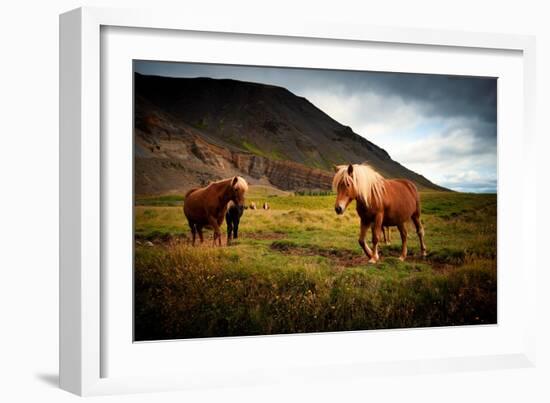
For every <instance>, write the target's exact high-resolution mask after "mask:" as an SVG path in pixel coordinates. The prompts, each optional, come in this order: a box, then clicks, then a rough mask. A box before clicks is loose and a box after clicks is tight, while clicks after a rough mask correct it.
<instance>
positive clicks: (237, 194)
mask: <svg viewBox="0 0 550 403" xmlns="http://www.w3.org/2000/svg"><path fill="white" fill-rule="evenodd" d="M247 190H248V183H246V181H245V180H244V178H241V177H240V176H235V177H234V178H233V180H232V181H231V200H232V201H233V202H234V203H235V204H236V205H237V207H238V208H239V210H240V211H241V212H242V211H243V209H244V194H245V193H246V191H247Z"/></svg>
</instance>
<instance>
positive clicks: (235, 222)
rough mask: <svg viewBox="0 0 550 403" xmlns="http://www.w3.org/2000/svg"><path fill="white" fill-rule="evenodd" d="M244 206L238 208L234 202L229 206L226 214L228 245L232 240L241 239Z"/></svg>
mask: <svg viewBox="0 0 550 403" xmlns="http://www.w3.org/2000/svg"><path fill="white" fill-rule="evenodd" d="M243 211H244V206H238V205H236V204H235V203H234V202H233V201H230V202H229V204H228V205H227V213H225V222H226V223H227V244H228V245H229V244H230V243H231V240H232V239H237V238H238V237H239V222H240V221H241V216H242V215H243Z"/></svg>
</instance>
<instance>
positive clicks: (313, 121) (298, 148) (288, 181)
mask: <svg viewBox="0 0 550 403" xmlns="http://www.w3.org/2000/svg"><path fill="white" fill-rule="evenodd" d="M134 94H135V110H134V114H135V122H134V129H135V172H136V176H135V178H136V179H135V190H136V194H157V193H177V192H181V191H184V190H186V189H187V188H190V187H194V186H197V185H199V186H200V185H203V184H205V183H207V182H208V181H210V180H215V179H220V178H222V177H228V176H231V175H242V176H244V177H245V178H247V180H249V181H250V182H251V183H253V184H254V183H258V184H269V185H272V186H275V187H277V188H279V189H282V190H303V189H319V190H325V189H329V188H330V184H331V179H332V176H333V173H332V166H333V165H338V164H346V163H364V162H367V163H369V164H370V165H372V166H373V167H374V168H375V169H376V170H378V171H379V172H380V173H381V174H382V175H383V176H385V177H388V178H392V177H402V178H407V179H410V180H412V181H413V182H415V183H416V184H417V186H418V187H419V188H420V189H431V190H447V189H445V188H442V187H440V186H438V185H436V184H433V183H432V182H430V181H429V180H428V179H426V178H425V177H423V176H421V175H419V174H417V173H415V172H413V171H411V170H409V169H407V168H406V167H404V166H403V165H401V164H399V163H398V162H396V161H394V160H392V159H391V157H390V154H389V153H388V152H387V151H386V150H384V149H382V148H380V147H378V146H377V145H376V144H374V143H372V142H370V141H369V140H367V139H365V138H364V137H362V136H360V135H358V134H357V133H355V132H353V130H352V129H351V128H350V127H349V126H344V125H342V124H340V123H339V122H337V121H336V120H334V119H333V118H332V117H330V116H329V115H327V114H326V113H324V112H323V111H322V110H321V109H319V108H318V107H316V106H315V105H314V104H313V103H311V102H310V101H308V100H307V99H306V98H304V97H299V96H296V95H294V94H293V93H292V92H290V91H289V90H288V89H286V88H283V87H279V86H274V85H265V84H261V83H251V82H245V81H238V80H232V79H213V78H207V77H201V78H173V77H161V76H145V75H141V74H139V73H135V76H134Z"/></svg>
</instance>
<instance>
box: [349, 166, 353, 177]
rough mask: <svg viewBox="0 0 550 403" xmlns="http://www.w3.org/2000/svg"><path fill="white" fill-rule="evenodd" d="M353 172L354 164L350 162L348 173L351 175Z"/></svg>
mask: <svg viewBox="0 0 550 403" xmlns="http://www.w3.org/2000/svg"><path fill="white" fill-rule="evenodd" d="M351 174H353V165H352V164H349V165H348V175H351Z"/></svg>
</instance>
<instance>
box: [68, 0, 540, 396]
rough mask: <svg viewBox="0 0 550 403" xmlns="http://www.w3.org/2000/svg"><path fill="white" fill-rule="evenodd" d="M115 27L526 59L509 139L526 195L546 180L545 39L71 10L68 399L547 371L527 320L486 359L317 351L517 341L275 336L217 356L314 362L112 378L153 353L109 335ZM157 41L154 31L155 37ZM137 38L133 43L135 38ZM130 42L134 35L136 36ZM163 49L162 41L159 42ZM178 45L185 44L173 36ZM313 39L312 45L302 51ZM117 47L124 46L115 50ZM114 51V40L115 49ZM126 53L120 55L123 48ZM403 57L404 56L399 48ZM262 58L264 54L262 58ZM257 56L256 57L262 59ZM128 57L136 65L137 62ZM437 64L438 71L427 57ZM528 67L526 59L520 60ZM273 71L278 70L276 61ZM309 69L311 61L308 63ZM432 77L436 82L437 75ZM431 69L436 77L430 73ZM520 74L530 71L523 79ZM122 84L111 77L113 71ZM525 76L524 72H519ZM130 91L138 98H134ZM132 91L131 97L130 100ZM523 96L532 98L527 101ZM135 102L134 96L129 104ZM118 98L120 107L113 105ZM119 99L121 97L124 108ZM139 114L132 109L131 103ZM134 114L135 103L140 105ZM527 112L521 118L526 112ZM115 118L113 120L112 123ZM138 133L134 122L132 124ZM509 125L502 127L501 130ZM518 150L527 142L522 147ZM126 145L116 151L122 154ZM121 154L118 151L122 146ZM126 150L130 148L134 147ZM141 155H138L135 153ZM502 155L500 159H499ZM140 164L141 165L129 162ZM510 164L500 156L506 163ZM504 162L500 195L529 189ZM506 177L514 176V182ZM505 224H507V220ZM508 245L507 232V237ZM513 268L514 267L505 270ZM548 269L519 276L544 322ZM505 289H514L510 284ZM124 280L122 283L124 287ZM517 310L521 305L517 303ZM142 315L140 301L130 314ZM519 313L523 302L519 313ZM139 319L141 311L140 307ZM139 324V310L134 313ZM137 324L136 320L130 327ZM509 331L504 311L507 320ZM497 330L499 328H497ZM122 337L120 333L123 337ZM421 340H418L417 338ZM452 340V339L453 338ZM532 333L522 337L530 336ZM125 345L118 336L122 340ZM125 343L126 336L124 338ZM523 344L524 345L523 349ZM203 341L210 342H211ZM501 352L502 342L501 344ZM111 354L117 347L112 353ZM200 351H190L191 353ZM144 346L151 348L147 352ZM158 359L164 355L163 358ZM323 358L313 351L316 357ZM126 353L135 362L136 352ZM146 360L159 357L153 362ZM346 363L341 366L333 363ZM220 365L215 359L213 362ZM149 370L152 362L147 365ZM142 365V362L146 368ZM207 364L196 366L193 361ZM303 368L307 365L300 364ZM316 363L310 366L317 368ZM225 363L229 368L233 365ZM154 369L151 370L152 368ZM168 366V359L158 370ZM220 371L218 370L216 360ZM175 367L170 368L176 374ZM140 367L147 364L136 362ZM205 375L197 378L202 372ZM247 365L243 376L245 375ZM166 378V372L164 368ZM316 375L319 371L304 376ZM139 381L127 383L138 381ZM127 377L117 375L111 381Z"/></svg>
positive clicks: (531, 265) (470, 353)
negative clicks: (288, 355)
mask: <svg viewBox="0 0 550 403" xmlns="http://www.w3.org/2000/svg"><path fill="white" fill-rule="evenodd" d="M109 27H117V29H122V30H124V29H125V28H127V29H130V30H131V29H146V30H156V31H155V32H157V33H158V32H165V33H166V32H171V33H174V32H182V33H185V32H192V33H193V35H194V36H195V37H200V36H201V34H204V35H207V34H212V33H217V37H218V38H220V37H221V38H223V36H224V35H227V36H231V35H233V36H234V35H237V36H239V35H240V36H243V37H244V36H246V37H252V38H254V40H255V41H260V42H261V41H262V40H270V41H272V42H277V41H280V42H281V43H282V45H281V46H285V45H284V44H285V43H287V42H285V41H288V40H291V41H297V43H298V42H299V43H301V44H302V45H303V46H311V43H312V42H311V41H317V40H319V41H329V42H330V46H333V47H334V48H338V47H339V46H344V45H345V44H359V45H361V44H365V43H376V44H379V45H380V46H386V45H387V46H389V45H400V46H413V47H415V46H416V47H421V48H422V49H428V48H433V49H439V50H444V49H458V50H460V49H467V50H470V51H471V52H474V53H477V54H479V55H483V54H484V53H486V52H487V53H490V52H495V51H496V52H515V54H516V62H515V63H516V64H517V62H518V60H520V64H521V71H522V73H521V77H519V79H520V81H521V83H520V84H521V86H520V87H518V88H519V89H522V90H523V94H524V95H523V98H522V100H521V104H522V105H521V106H522V110H521V114H520V115H521V119H520V121H519V123H521V125H520V126H519V127H518V129H519V131H520V132H522V133H518V134H517V137H515V136H514V137H513V138H512V137H510V136H513V135H512V134H509V135H506V139H505V140H509V141H507V142H505V143H504V146H505V147H504V148H506V147H510V146H512V145H513V144H517V145H518V146H519V147H521V150H522V151H521V152H522V159H521V161H522V162H523V170H522V172H523V173H524V174H523V175H522V176H521V178H520V179H519V180H521V181H522V183H521V186H522V187H525V188H526V189H532V188H534V186H533V181H534V178H535V175H531V174H530V173H534V171H535V167H534V158H531V156H532V155H534V132H533V113H534V112H533V111H534V90H535V72H534V69H535V62H534V57H535V54H534V52H535V50H534V49H535V42H534V38H533V37H529V36H520V35H501V34H487V33H483V34H481V33H467V32H455V31H441V30H438V31H428V30H417V29H407V28H383V27H365V26H357V25H348V24H342V23H326V22H316V21H311V20H307V21H304V22H303V23H301V24H299V25H292V24H287V25H284V26H283V25H280V24H279V23H277V22H275V21H273V22H269V21H268V20H266V21H245V20H242V19H241V20H240V19H238V18H231V19H215V18H214V19H212V20H209V21H202V20H196V19H194V18H192V16H190V15H187V16H185V15H183V16H182V15H181V14H177V15H175V14H171V13H170V12H162V11H151V10H116V9H103V8H81V9H77V10H73V11H70V12H68V13H65V14H63V15H61V17H60V385H61V387H62V388H63V389H66V390H68V391H71V392H73V393H76V394H79V395H96V394H112V393H129V392H139V391H158V390H170V389H186V388H198V387H210V386H215V385H218V386H227V385H232V386H244V385H253V384H259V383H272V382H293V381H296V380H299V381H303V380H307V379H316V380H319V379H326V380H327V381H328V380H329V379H335V374H338V375H337V376H336V378H341V379H343V378H344V377H348V376H349V377H355V378H356V377H358V376H369V375H370V374H375V373H376V374H380V373H386V374H390V375H393V374H410V373H418V372H439V371H454V370H474V369H491V368H495V369H496V368H512V367H515V368H517V367H526V366H532V365H534V362H535V346H534V338H535V334H534V332H535V330H534V329H535V319H534V317H530V316H529V314H527V315H526V316H525V317H523V318H522V321H521V323H519V322H517V323H516V322H514V324H513V329H512V330H513V331H511V332H510V334H512V333H513V335H514V337H515V338H514V340H513V342H512V341H510V343H508V344H506V343H504V344H502V346H500V347H499V348H500V349H499V350H498V351H497V350H496V349H495V350H494V351H489V350H487V351H484V350H483V347H480V348H479V349H469V350H468V348H469V346H466V347H468V348H466V349H465V350H464V353H461V352H460V351H459V350H456V351H454V352H453V353H450V354H445V353H444V352H443V353H442V352H441V351H438V352H434V353H433V354H431V355H430V354H423V355H422V354H421V355H418V356H406V355H402V356H401V355H400V354H402V353H400V352H399V351H397V352H396V354H395V356H393V357H388V358H387V359H382V358H379V359H377V360H366V359H363V358H362V357H361V356H358V358H357V359H356V360H347V361H346V360H343V361H339V360H338V359H337V357H332V356H331V355H330V354H328V355H327V356H326V357H325V358H322V357H321V358H319V359H315V360H313V358H312V357H313V356H312V355H310V356H308V355H307V349H308V346H315V348H322V346H323V345H324V344H326V345H330V343H332V342H334V341H335V340H336V339H335V338H337V337H346V343H350V345H353V343H361V342H362V340H366V338H367V337H368V338H370V339H369V340H371V339H374V338H377V339H380V338H385V339H394V340H396V341H397V340H404V339H409V340H410V341H411V343H415V341H414V340H415V339H418V340H420V339H427V340H429V339H433V340H435V341H437V340H444V339H445V337H462V338H465V339H468V337H470V336H469V335H472V336H473V337H486V338H490V337H494V336H497V337H503V338H504V337H508V336H507V334H508V333H506V334H505V333H504V331H502V332H501V330H502V329H505V326H501V327H500V328H498V326H497V327H493V328H485V329H482V330H481V331H480V332H479V334H478V333H474V332H477V330H475V329H472V328H465V329H460V330H457V329H447V330H445V329H442V330H439V331H435V332H436V333H430V331H425V330H415V331H414V332H411V331H377V332H374V333H373V332H348V334H347V335H344V336H339V335H334V334H333V335H329V336H326V337H324V338H319V337H317V336H316V335H301V336H292V335H290V336H269V337H253V338H250V337H245V338H232V339H231V340H229V341H226V340H222V339H215V340H209V341H207V342H206V343H209V344H208V348H210V349H212V348H213V347H214V349H217V350H220V351H219V353H220V354H223V352H222V351H225V350H227V346H230V347H231V349H232V350H234V351H239V350H238V349H239V348H245V349H248V350H250V351H252V352H253V353H252V354H254V355H256V356H257V355H260V356H261V354H262V351H266V349H268V348H269V349H273V351H275V352H276V353H277V354H279V355H280V352H281V351H283V350H277V349H278V348H280V349H284V350H288V349H292V348H295V349H301V350H304V351H305V353H304V355H303V356H299V357H298V358H297V360H296V362H292V363H288V364H286V365H285V364H284V363H281V362H277V361H276V357H274V356H273V357H272V356H269V355H268V356H267V358H266V359H265V367H263V368H262V370H261V371H258V368H257V367H251V366H249V367H247V365H249V362H252V361H247V360H246V359H244V360H242V361H243V362H242V363H240V364H238V363H232V362H231V363H230V364H229V365H220V366H219V368H218V369H217V370H215V371H214V370H211V371H209V370H208V367H206V366H204V365H203V366H201V365H199V358H197V357H195V356H194V357H195V358H192V359H191V360H187V361H186V362H185V363H184V364H180V363H178V362H167V359H166V358H161V360H163V359H164V360H165V362H164V363H163V366H165V367H166V368H169V370H167V371H160V369H159V374H158V375H156V376H155V375H152V374H150V373H146V372H143V373H141V372H140V371H139V368H137V369H138V371H137V372H136V373H130V371H128V368H124V367H123V366H120V369H119V370H117V371H111V370H108V369H107V367H106V362H107V361H108V360H109V359H110V358H109V357H110V355H113V356H114V355H115V353H113V351H119V348H120V350H124V351H125V352H126V353H127V354H129V355H125V356H124V355H120V354H119V357H118V358H117V359H118V360H119V361H128V362H129V363H132V360H131V355H132V354H141V353H142V352H139V351H137V352H136V351H135V350H132V349H131V348H130V347H132V340H128V338H127V337H126V336H125V337H126V338H123V339H124V340H126V341H124V340H123V342H124V343H126V342H127V343H129V344H128V346H127V347H128V349H125V348H124V346H122V345H116V344H113V341H112V340H111V336H112V335H111V336H109V332H107V330H106V329H105V327H106V326H110V325H111V323H112V322H110V321H109V320H107V319H106V318H108V317H109V315H110V314H111V313H110V308H111V305H109V304H108V303H107V301H108V298H107V297H108V295H109V292H110V291H109V290H108V289H107V288H108V287H106V286H105V284H106V283H105V280H106V279H110V277H109V275H108V273H105V271H104V270H102V267H103V268H104V267H105V251H106V250H107V245H105V244H104V242H105V240H104V238H105V237H104V233H103V230H102V226H106V225H105V222H104V221H102V220H106V219H113V220H114V218H113V215H112V214H111V215H108V216H107V217H106V216H105V214H104V213H103V214H102V208H104V207H105V203H107V202H108V201H107V202H106V201H105V200H108V197H106V196H105V194H106V193H108V192H106V190H108V189H110V188H109V187H108V185H107V184H106V183H107V182H108V180H107V179H108V177H109V175H110V174H111V173H110V171H109V170H108V169H107V167H108V166H109V165H108V164H107V162H108V157H107V154H108V153H106V149H105V147H111V146H112V145H111V143H110V142H109V140H108V139H107V140H106V139H105V138H102V133H104V132H108V129H109V127H108V126H109V124H108V123H105V122H104V120H105V116H107V115H108V111H105V110H103V109H102V108H103V107H104V102H103V101H104V99H103V98H102V91H103V92H104V93H105V92H108V90H109V89H108V88H107V89H106V88H105V87H104V86H108V85H110V84H109V83H110V82H109V81H107V82H105V80H102V79H103V78H104V77H102V74H104V70H103V68H104V65H103V64H102V63H104V61H102V60H101V59H102V57H105V56H106V55H107V56H108V55H109V53H108V52H107V53H105V50H104V49H102V47H105V45H106V42H102V31H105V30H107V31H108V30H109V29H110V28H109ZM149 32H152V31H149ZM124 34H125V35H127V34H128V33H127V32H126V33H124ZM129 35H132V33H131V32H130V34H129ZM158 40H159V41H160V40H161V38H160V37H159V38H158ZM169 40H177V38H176V39H174V38H169ZM300 41H302V42H303V43H302V42H300ZM112 43H113V44H114V43H115V42H112ZM109 46H111V42H109ZM113 46H115V45H113ZM398 52H399V50H398ZM260 53H261V52H260ZM260 56H261V54H260V55H258V54H256V55H255V57H260ZM128 57H131V55H130V56H128ZM426 57H427V59H426V60H427V61H428V62H430V61H432V62H435V60H434V59H433V56H432V59H430V56H426ZM517 57H519V58H520V59H517ZM211 61H212V62H223V61H226V60H224V59H223V56H218V57H212V59H211ZM266 63H267V61H266ZM299 65H300V66H303V65H304V63H301V64H299ZM434 65H436V67H432V71H431V72H434V71H436V70H433V69H437V68H438V67H437V63H434ZM424 69H428V67H425V68H424ZM423 71H424V70H423ZM513 71H519V70H513ZM109 74H111V73H109ZM511 74H516V73H511ZM125 91H126V93H127V89H126V90H125ZM123 92H124V91H123ZM520 92H521V91H520ZM126 95H128V94H126ZM109 99H111V98H109ZM113 99H116V98H113ZM125 108H126V109H127V108H128V105H125ZM130 109H131V105H130ZM518 114H519V113H518ZM102 119H104V120H102ZM126 124H127V125H129V126H131V124H132V122H126ZM499 124H500V120H499ZM502 140H503V137H502V136H501V131H500V130H499V147H500V148H501V149H502V147H501V146H502V145H503V144H502ZM514 142H516V143H514ZM113 147H114V146H113ZM113 150H114V148H113ZM122 150H124V148H122ZM130 153H131V151H130ZM499 153H500V151H499ZM126 157H128V158H131V155H129V156H126ZM500 158H502V155H500V154H499V159H500ZM504 169H505V168H504V167H503V165H502V164H500V166H499V186H500V184H501V182H500V181H501V180H504V181H507V180H518V179H517V178H513V179H512V178H507V176H506V175H507V172H508V171H506V170H504ZM503 172H504V173H505V174H506V175H505V176H504V177H502V174H503ZM521 193H522V195H519V196H517V197H519V198H520V199H521V200H519V201H520V202H522V205H523V208H522V209H521V213H520V214H521V219H520V220H519V221H518V218H517V217H516V218H515V220H516V226H517V225H518V224H517V222H519V223H521V224H519V226H520V227H521V229H520V231H521V234H522V236H523V238H522V239H523V241H522V242H524V243H526V242H528V241H527V237H526V234H527V230H528V228H527V226H526V225H524V224H523V223H526V222H533V221H534V210H533V209H529V208H527V206H528V203H529V200H530V199H527V198H526V197H527V196H526V194H527V192H521ZM500 202H501V199H500V194H499V216H500V217H502V216H503V214H506V211H505V210H504V211H503V210H502V209H501V206H500ZM499 226H500V221H499ZM506 236H507V235H506V233H504V235H503V237H504V238H505V237H506ZM504 238H501V232H499V255H498V257H499V267H500V262H503V261H504V262H505V260H503V259H507V257H508V254H509V253H510V252H509V251H507V250H505V248H501V246H502V242H506V239H504ZM503 264H504V263H503ZM536 270H537V265H536V261H535V256H534V254H531V255H530V256H524V258H523V260H521V271H518V276H519V277H518V278H519V279H520V280H521V281H520V282H516V283H515V284H520V285H521V289H520V290H519V291H518V293H519V295H521V299H522V302H521V304H522V305H521V308H522V309H523V312H535V311H536V310H535V295H536V293H535V290H536V284H535V279H536ZM503 281H505V282H503ZM503 281H501V280H500V278H499V310H500V308H501V307H502V304H501V303H502V302H503V298H505V300H504V302H506V301H508V299H509V298H512V297H511V296H510V293H508V295H505V296H504V297H502V298H501V297H500V290H501V287H503V288H502V289H506V286H507V285H508V286H511V285H513V284H508V283H510V282H512V281H515V280H514V279H513V278H512V277H510V278H509V279H508V280H507V279H506V278H505V280H503ZM116 284H117V283H116V282H113V284H112V285H110V287H111V289H112V287H116ZM509 302H511V301H509ZM129 305H130V306H131V303H130V304H129ZM508 306H511V303H510V304H509V305H508ZM120 307H121V309H125V310H126V311H128V304H126V305H121V306H120ZM130 309H131V308H130ZM127 313H128V315H130V316H131V310H130V311H128V312H127ZM130 316H129V317H130ZM499 321H500V312H499ZM495 329H496V330H495ZM113 331H114V332H116V330H111V333H112V332H113ZM407 332H409V333H407ZM445 332H448V336H447V335H446V333H445ZM520 335H521V336H520ZM115 336H116V335H115ZM115 338H116V337H115ZM520 338H521V340H520ZM191 342H192V343H194V344H192V345H191V346H192V349H194V350H197V351H200V349H201V348H203V347H204V345H205V344H204V343H205V342H193V341H191ZM201 343H202V344H201ZM497 344H498V343H497ZM182 345H183V344H181V343H180V344H178V343H169V342H164V343H157V346H153V347H151V349H153V348H155V349H156V350H155V356H157V355H158V352H159V351H160V350H159V349H162V350H163V351H161V352H160V354H161V356H162V354H170V353H171V352H172V351H174V352H175V351H176V350H177V349H180V348H181V346H182ZM108 346H111V347H110V348H108ZM188 346H189V344H188ZM143 349H144V348H141V347H140V350H143ZM151 351H152V350H151ZM312 352H313V351H312ZM126 353H125V354H126ZM144 354H145V355H147V354H149V355H151V353H148V352H145V353H144ZM333 358H334V359H333ZM210 359H211V360H215V359H216V358H215V357H210ZM223 359H226V360H231V359H234V360H236V361H238V358H237V356H234V357H231V356H229V355H228V356H227V357H225V358H223ZM140 360H141V358H140ZM140 360H137V362H140ZM193 360H195V362H194V361H193ZM300 360H301V361H300ZM308 360H310V361H308ZM221 361H222V358H220V364H221ZM141 362H144V364H143V366H146V365H147V364H145V362H146V361H141ZM159 362H162V361H156V363H157V364H156V365H158V363H159ZM209 362H210V363H213V362H215V361H209ZM164 364H166V365H164ZM132 365H134V366H135V365H136V364H135V363H132ZM195 365H196V367H195V368H196V369H197V370H196V371H194V370H193V371H190V368H192V367H193V366H195ZM239 365H240V367H239ZM153 368H154V367H153ZM305 368H307V371H306V370H304V369H305ZM126 372H127V373H126ZM111 373H116V375H111Z"/></svg>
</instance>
